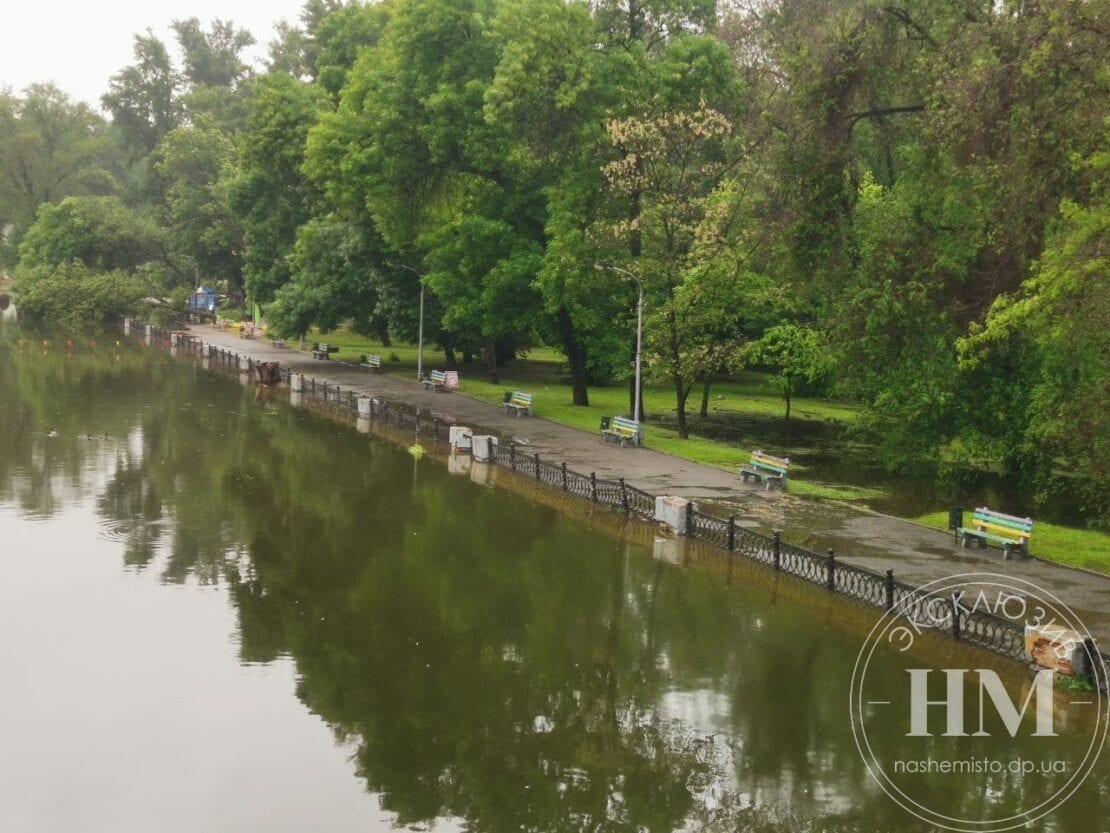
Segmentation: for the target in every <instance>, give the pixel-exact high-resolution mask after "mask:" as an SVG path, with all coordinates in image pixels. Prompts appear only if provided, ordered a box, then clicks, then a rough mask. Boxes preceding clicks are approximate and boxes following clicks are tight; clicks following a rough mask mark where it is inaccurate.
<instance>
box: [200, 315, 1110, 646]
mask: <svg viewBox="0 0 1110 833" xmlns="http://www.w3.org/2000/svg"><path fill="white" fill-rule="evenodd" d="M190 334H191V335H193V336H194V337H196V338H199V339H201V340H202V341H203V342H205V344H207V345H212V346H214V347H216V348H218V349H222V350H226V351H229V352H230V353H234V354H237V355H238V356H239V359H240V361H241V362H242V363H243V366H246V363H247V362H248V360H250V361H252V362H270V361H276V362H279V363H280V364H281V365H282V367H283V368H286V369H288V370H289V371H292V372H296V373H303V374H304V375H305V378H306V380H312V379H315V380H316V383H317V384H318V385H323V384H325V383H326V384H328V385H329V386H333V387H334V386H339V387H340V389H341V390H343V391H347V392H353V393H354V394H355V395H357V396H370V397H376V398H380V399H382V400H384V401H385V402H388V403H390V404H393V405H396V406H404V407H407V408H410V409H415V410H419V411H421V412H423V413H425V414H426V415H427V416H428V417H429V418H430V419H436V420H437V421H439V422H440V423H442V424H444V425H447V424H459V425H466V426H469V427H471V428H474V429H478V430H484V431H488V432H490V433H494V434H496V435H498V436H499V437H500V438H501V441H502V443H503V444H504V445H505V446H506V447H507V446H508V445H509V444H510V443H512V444H514V445H515V446H516V449H517V451H518V452H519V453H520V454H521V455H522V456H530V457H533V458H534V455H536V454H539V455H540V458H541V460H543V461H547V462H550V463H553V464H556V465H561V464H562V463H564V462H565V463H566V464H567V468H568V469H569V470H571V471H577V472H581V473H583V474H585V475H587V476H588V475H589V474H590V473H595V474H596V476H597V477H598V478H600V479H603V480H614V481H616V480H619V479H621V478H623V479H624V481H625V483H626V484H628V485H629V486H630V487H632V488H635V489H638V490H640V491H643V492H646V493H648V494H651V495H675V496H679V497H685V498H690V499H692V500H694V501H695V502H696V504H697V506H698V507H699V509H702V510H704V511H707V512H710V511H711V512H712V513H713V514H715V515H718V516H724V517H727V516H729V515H735V517H736V523H737V525H738V526H739V527H740V528H743V529H752V530H755V531H758V532H761V533H764V534H768V535H769V534H771V532H772V531H773V530H776V529H778V530H782V531H783V532H782V539H783V541H784V542H786V543H789V544H794V545H797V546H801V547H805V548H807V549H809V550H814V551H817V552H825V551H826V550H828V549H832V550H834V552H835V553H836V557H837V559H838V561H840V562H842V563H844V564H848V565H854V566H859V567H863V568H866V569H868V570H870V571H873V572H875V573H878V574H880V575H882V574H885V572H886V571H887V570H894V571H895V575H896V576H897V578H898V580H899V581H900V582H902V583H904V584H908V585H922V584H925V583H928V582H930V581H934V580H936V579H938V578H943V577H946V576H951V575H953V574H956V573H965V572H975V571H993V572H999V573H1005V574H1007V575H1013V576H1017V577H1020V578H1023V579H1025V580H1027V581H1031V582H1033V583H1035V584H1037V585H1038V586H1040V587H1043V588H1044V589H1046V590H1048V591H1050V592H1052V593H1054V594H1056V595H1057V596H1058V597H1060V598H1061V599H1063V600H1064V601H1065V602H1066V603H1067V604H1068V605H1069V606H1071V607H1072V609H1073V610H1074V611H1075V612H1076V614H1077V615H1078V616H1079V617H1080V618H1081V619H1082V620H1083V621H1084V622H1085V623H1086V624H1087V626H1088V627H1089V628H1091V630H1092V632H1093V633H1095V635H1096V637H1098V638H1100V639H1101V640H1102V642H1103V644H1110V576H1104V575H1099V574H1095V573H1091V572H1084V571H1077V570H1072V569H1069V568H1067V567H1064V566H1061V565H1058V564H1054V563H1052V562H1049V561H1044V560H1041V559H1037V558H1032V559H1027V560H1010V561H1004V560H1002V557H1001V554H1000V553H999V552H998V551H997V550H994V549H988V550H978V549H962V548H960V547H959V546H958V545H957V544H956V542H955V540H954V539H953V537H952V535H951V534H950V533H948V532H946V531H944V530H939V529H931V528H929V527H926V526H923V525H921V524H917V523H913V522H910V521H905V520H901V519H898V518H893V517H889V516H884V515H878V514H876V513H871V512H866V511H861V510H859V509H857V508H854V507H852V506H849V505H846V504H843V503H832V502H824V501H813V500H805V499H801V498H798V497H796V496H793V495H790V494H789V493H785V494H784V493H782V492H779V491H778V490H772V491H770V492H768V491H766V490H764V489H763V488H762V487H761V486H757V485H754V484H747V485H745V484H743V483H741V482H740V478H739V477H738V476H737V475H736V474H735V473H730V472H727V471H724V470H722V469H719V468H715V467H713V466H706V465H702V464H699V463H694V462H692V461H689V460H683V459H680V458H677V457H675V456H673V455H670V454H664V453H661V452H659V451H656V450H655V449H653V448H651V447H650V443H651V441H650V434H649V437H648V441H647V444H648V447H642V448H631V447H629V448H621V447H619V446H617V445H615V444H613V443H606V442H604V441H603V440H602V438H601V437H600V436H599V435H598V434H597V433H596V432H587V431H582V430H579V429H576V428H572V427H569V426H566V425H561V424H559V423H555V422H551V421H549V420H546V419H543V418H542V417H530V418H529V417H515V416H512V415H509V414H506V413H505V412H504V411H503V410H502V409H501V408H500V407H498V406H496V405H491V404H489V403H486V402H481V401H478V400H475V399H469V398H467V397H465V396H460V395H458V394H456V393H443V392H436V391H432V390H425V389H424V388H423V387H422V386H421V385H419V384H418V383H417V382H416V380H415V379H405V378H400V377H399V376H397V375H396V374H388V373H383V374H368V373H365V372H363V371H362V370H360V369H359V368H358V367H357V365H347V364H342V363H339V362H328V363H324V362H321V361H315V360H313V359H312V358H311V356H310V355H309V354H307V353H301V352H299V351H297V350H293V349H289V348H282V347H275V346H272V345H270V344H267V343H265V342H261V341H254V340H244V339H241V338H239V337H238V336H236V335H234V334H231V333H227V332H219V331H215V330H213V329H211V328H209V327H194V328H192V329H191V330H190ZM1033 549H1034V552H1035V551H1036V546H1035V544H1034V547H1033Z"/></svg>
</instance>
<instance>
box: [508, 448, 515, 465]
mask: <svg viewBox="0 0 1110 833" xmlns="http://www.w3.org/2000/svg"><path fill="white" fill-rule="evenodd" d="M509 468H510V469H511V470H512V471H516V446H515V445H510V446H509Z"/></svg>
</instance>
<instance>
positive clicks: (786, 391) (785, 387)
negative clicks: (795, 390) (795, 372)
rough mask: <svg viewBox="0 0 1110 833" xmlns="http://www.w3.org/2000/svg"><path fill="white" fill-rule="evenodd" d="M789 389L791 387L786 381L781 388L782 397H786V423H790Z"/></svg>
mask: <svg viewBox="0 0 1110 833" xmlns="http://www.w3.org/2000/svg"><path fill="white" fill-rule="evenodd" d="M791 387H792V386H791V384H790V382H789V381H787V382H786V384H784V385H783V386H782V392H783V395H784V396H785V397H786V421H787V422H790V394H791V390H790V388H791Z"/></svg>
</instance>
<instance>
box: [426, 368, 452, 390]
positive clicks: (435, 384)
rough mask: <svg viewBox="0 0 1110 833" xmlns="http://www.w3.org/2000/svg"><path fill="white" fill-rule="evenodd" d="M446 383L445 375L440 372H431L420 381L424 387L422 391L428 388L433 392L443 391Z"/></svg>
mask: <svg viewBox="0 0 1110 833" xmlns="http://www.w3.org/2000/svg"><path fill="white" fill-rule="evenodd" d="M446 381H447V374H446V373H445V372H444V371H442V370H433V371H432V372H431V374H430V375H428V376H426V377H425V378H423V379H421V380H420V382H421V384H423V385H424V390H428V389H429V388H431V389H433V390H439V391H442V390H444V389H445V388H444V384H445V383H446Z"/></svg>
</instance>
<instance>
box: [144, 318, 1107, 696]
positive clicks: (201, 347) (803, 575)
mask: <svg viewBox="0 0 1110 833" xmlns="http://www.w3.org/2000/svg"><path fill="white" fill-rule="evenodd" d="M140 326H141V325H140ZM146 334H147V337H148V340H149V341H150V342H151V343H157V344H158V345H163V346H167V347H169V346H173V345H176V347H177V348H178V350H179V351H185V352H191V353H194V354H197V355H199V356H202V357H207V359H208V366H209V368H210V369H216V370H221V369H222V370H226V371H233V372H235V373H243V372H251V371H253V361H252V360H251V359H250V358H246V357H243V356H240V355H239V354H238V353H234V352H231V351H228V350H225V349H223V348H222V347H218V346H216V345H211V344H208V345H206V344H204V342H203V341H202V340H201V339H199V338H196V337H194V336H191V335H184V334H180V333H177V334H171V333H170V331H168V330H160V329H155V328H152V329H151V330H149V331H146ZM175 339H176V340H175ZM279 372H280V377H281V379H282V381H283V382H286V383H288V382H289V381H290V371H289V370H288V369H287V368H281V369H280V371H279ZM301 393H302V395H304V396H307V397H310V398H313V399H315V400H317V401H318V402H320V403H321V404H324V405H326V406H329V407H332V408H337V409H340V410H342V411H348V412H351V413H354V414H358V400H359V399H360V398H364V397H365V396H366V395H365V394H362V393H357V392H356V391H354V390H352V389H350V388H343V387H342V386H340V385H338V384H335V383H329V382H326V381H319V380H317V379H315V378H312V377H307V376H305V377H303V384H302V388H301ZM368 415H369V417H370V418H371V419H373V420H376V421H379V422H381V423H383V424H385V425H388V426H392V427H393V428H395V429H399V430H401V431H404V432H406V433H407V434H409V435H411V436H412V437H413V438H414V439H416V440H423V441H425V442H428V443H429V444H432V445H433V446H436V447H438V448H439V449H440V450H442V451H447V450H448V445H449V436H450V427H451V423H449V422H445V421H443V420H439V419H437V418H433V417H429V416H426V415H422V414H421V413H420V412H418V411H416V412H414V411H413V410H411V409H409V408H403V407H397V406H394V405H391V404H389V403H388V402H386V401H384V400H382V399H380V398H370V402H369V414H368ZM490 463H491V464H493V465H497V466H499V467H501V468H503V469H507V470H509V471H511V472H513V473H514V474H516V475H518V476H520V477H526V478H529V479H531V480H535V481H537V482H538V483H540V484H542V485H543V486H544V487H546V488H550V489H553V490H559V491H562V492H565V493H568V494H571V495H575V496H577V497H579V498H581V499H583V500H587V501H590V502H592V503H595V504H598V505H602V506H607V507H611V508H614V509H619V510H622V511H625V512H627V513H629V514H631V515H634V516H636V517H639V518H642V519H644V520H646V521H655V519H656V517H655V498H656V496H655V495H653V494H651V493H650V492H645V491H643V490H641V489H637V488H635V487H634V486H630V485H629V484H628V483H627V482H626V481H625V480H624V478H618V479H616V480H610V479H605V478H600V477H598V476H597V474H596V473H594V472H591V473H590V474H584V473H582V472H578V471H574V470H572V469H570V468H568V467H567V464H566V463H565V462H556V461H552V460H544V459H541V457H540V455H539V454H537V453H529V452H526V451H524V450H522V449H521V448H519V447H517V446H515V445H513V444H512V443H509V444H501V443H498V444H497V445H496V446H495V450H494V453H493V455H492V458H491V460H490ZM686 534H687V536H688V537H689V538H692V539H695V540H698V541H704V542H705V543H707V544H710V545H712V546H715V547H719V548H721V549H723V550H726V551H727V552H729V553H731V554H732V555H734V556H737V557H739V558H744V559H746V560H748V561H751V562H754V563H756V564H759V565H762V566H763V567H766V568H767V569H770V570H773V571H775V572H780V573H785V574H787V575H790V576H794V577H796V578H798V579H800V580H802V581H805V582H808V583H810V584H813V585H816V586H819V587H824V588H825V589H827V590H828V591H829V592H832V593H837V594H839V595H842V596H846V597H848V598H850V599H853V600H855V601H856V602H859V603H862V604H864V605H867V606H870V607H873V608H876V609H879V610H884V611H889V612H893V613H894V614H896V615H898V616H901V617H903V618H905V619H907V620H909V622H911V623H913V624H914V625H915V626H916V627H919V628H922V629H928V630H932V631H938V632H941V633H947V634H949V635H950V636H951V637H952V638H954V639H957V640H961V641H964V642H968V643H971V644H974V645H977V646H979V647H980V648H984V649H986V650H988V651H992V652H994V653H995V654H999V655H1001V656H1004V657H1009V658H1011V659H1014V660H1018V661H1021V662H1026V661H1028V657H1027V656H1026V651H1025V625H1024V623H1022V622H1019V621H1014V620H1012V619H1008V618H1004V617H1002V616H998V615H996V614H994V613H991V612H989V611H986V610H982V609H979V608H978V607H977V606H976V607H973V608H968V607H967V606H965V605H962V604H960V600H959V596H954V597H953V596H943V595H937V594H934V593H931V592H929V591H925V590H922V589H920V588H917V587H913V586H911V585H908V584H904V583H902V582H900V581H897V580H896V579H895V578H894V571H893V570H886V571H885V572H884V573H878V572H875V571H873V570H869V569H867V568H865V567H859V566H855V565H853V564H847V563H845V562H843V561H840V560H839V559H838V558H837V557H836V555H835V553H834V552H833V551H832V550H828V551H826V552H825V553H817V552H813V551H811V550H807V549H804V548H802V547H798V546H795V545H793V544H789V543H787V542H786V541H784V540H783V539H782V533H781V532H779V531H776V532H774V533H773V534H771V535H765V534H762V533H760V532H756V531H754V530H752V529H749V528H747V527H745V526H741V525H739V524H738V523H737V522H736V518H735V516H732V517H727V518H723V517H719V516H717V515H713V514H710V513H708V512H703V511H701V510H700V509H698V508H697V505H696V503H695V502H690V503H688V504H687V506H686ZM1084 649H1085V652H1086V655H1087V656H1086V659H1087V661H1088V663H1089V666H1088V667H1089V668H1091V669H1099V668H1101V670H1102V673H1094V674H1093V675H1092V676H1093V677H1094V678H1095V679H1096V680H1097V681H1100V682H1102V683H1103V684H1105V681H1106V679H1107V671H1108V670H1110V655H1107V654H1106V653H1104V652H1102V651H1100V650H1099V649H1098V648H1097V647H1096V646H1095V645H1094V644H1093V643H1091V642H1088V643H1086V644H1085V645H1084Z"/></svg>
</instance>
